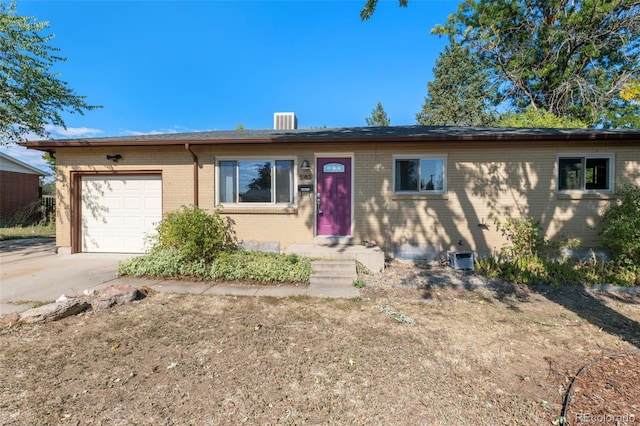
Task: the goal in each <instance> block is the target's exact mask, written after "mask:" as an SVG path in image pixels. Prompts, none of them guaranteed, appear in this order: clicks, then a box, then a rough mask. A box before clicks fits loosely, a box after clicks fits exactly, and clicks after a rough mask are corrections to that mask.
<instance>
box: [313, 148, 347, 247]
mask: <svg viewBox="0 0 640 426" xmlns="http://www.w3.org/2000/svg"><path fill="white" fill-rule="evenodd" d="M317 170H318V172H317V189H318V192H317V193H316V197H317V198H316V201H317V208H316V217H317V229H318V235H332V236H346V235H351V158H319V159H318V169H317Z"/></svg>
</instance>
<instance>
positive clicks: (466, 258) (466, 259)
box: [447, 251, 473, 271]
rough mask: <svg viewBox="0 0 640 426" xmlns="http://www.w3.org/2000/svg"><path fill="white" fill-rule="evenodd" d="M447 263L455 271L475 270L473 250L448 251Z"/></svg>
mask: <svg viewBox="0 0 640 426" xmlns="http://www.w3.org/2000/svg"><path fill="white" fill-rule="evenodd" d="M447 265H449V266H451V267H452V268H453V269H454V270H455V271H457V270H461V269H466V270H469V271H473V252H471V251H447Z"/></svg>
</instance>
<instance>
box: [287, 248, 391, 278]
mask: <svg viewBox="0 0 640 426" xmlns="http://www.w3.org/2000/svg"><path fill="white" fill-rule="evenodd" d="M285 253H288V254H289V253H295V254H298V255H300V256H307V257H313V258H318V259H330V260H343V261H346V260H357V261H359V262H360V263H362V264H363V265H364V266H366V267H367V269H369V270H370V271H371V272H381V271H382V270H384V252H383V251H382V250H381V249H380V248H379V247H364V246H351V245H344V246H342V245H341V246H332V247H328V246H319V245H305V244H292V245H290V246H289V247H288V248H287V249H286V250H285Z"/></svg>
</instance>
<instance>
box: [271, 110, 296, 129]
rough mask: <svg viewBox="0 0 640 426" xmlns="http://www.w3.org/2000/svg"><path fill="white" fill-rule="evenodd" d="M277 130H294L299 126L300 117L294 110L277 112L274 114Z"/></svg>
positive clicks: (274, 124) (274, 126) (274, 123)
mask: <svg viewBox="0 0 640 426" xmlns="http://www.w3.org/2000/svg"><path fill="white" fill-rule="evenodd" d="M273 128H274V129H275V130H294V129H297V128H298V119H297V118H296V114H295V113H293V112H276V113H274V114H273Z"/></svg>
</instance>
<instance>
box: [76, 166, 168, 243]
mask: <svg viewBox="0 0 640 426" xmlns="http://www.w3.org/2000/svg"><path fill="white" fill-rule="evenodd" d="M80 198H81V200H80V224H79V225H80V237H81V251H83V252H94V253H142V252H144V250H145V239H146V237H147V236H148V235H151V234H153V232H154V231H155V227H156V225H157V224H158V223H159V222H160V220H161V219H162V178H161V176H160V175H85V176H82V177H81V184H80Z"/></svg>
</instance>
